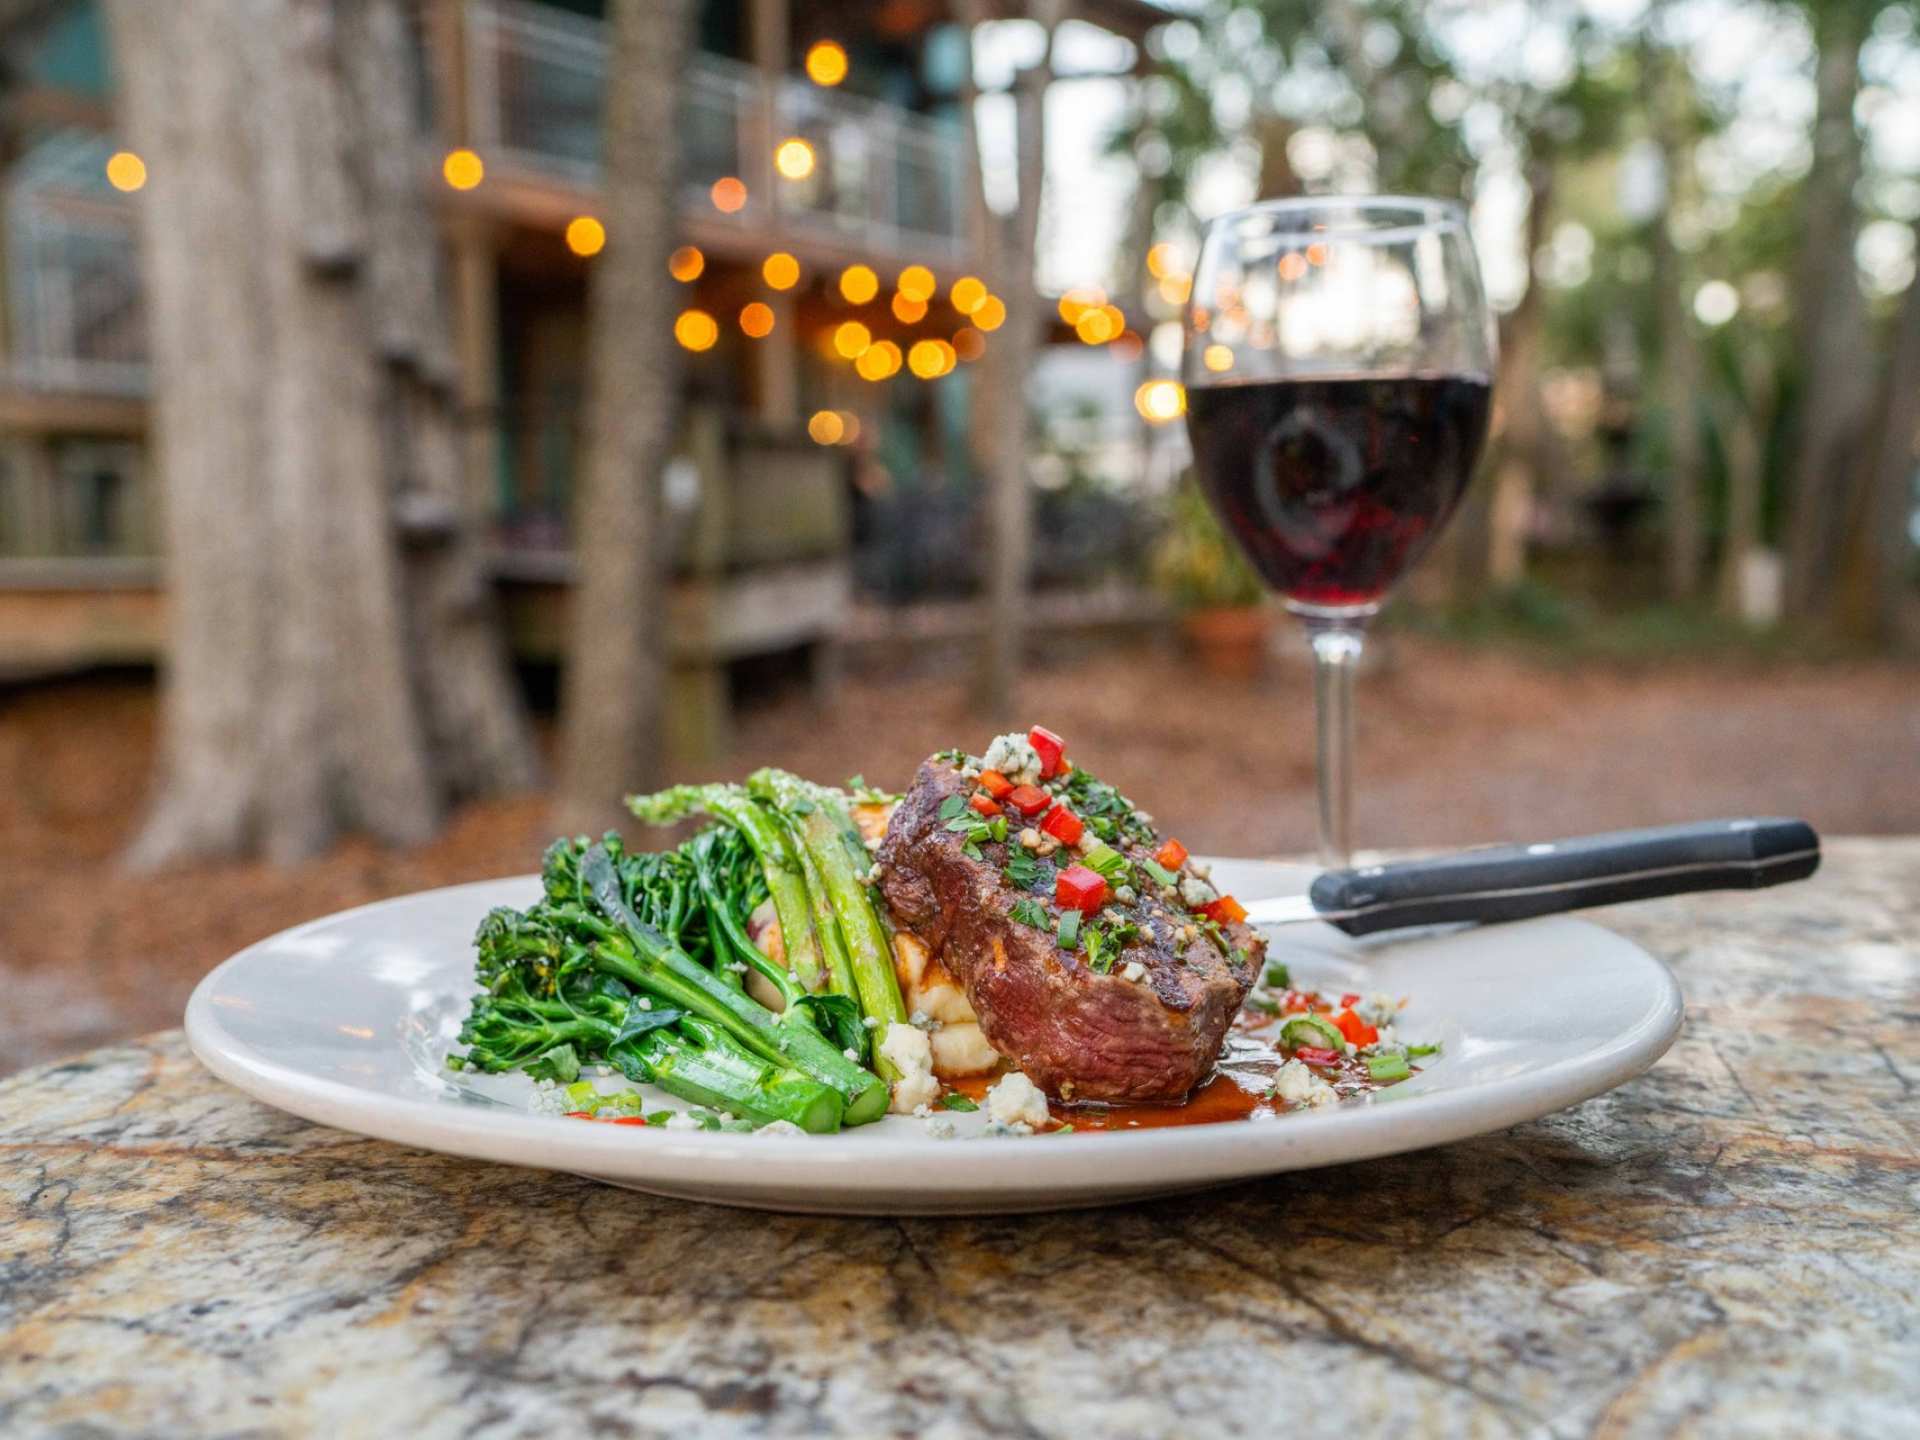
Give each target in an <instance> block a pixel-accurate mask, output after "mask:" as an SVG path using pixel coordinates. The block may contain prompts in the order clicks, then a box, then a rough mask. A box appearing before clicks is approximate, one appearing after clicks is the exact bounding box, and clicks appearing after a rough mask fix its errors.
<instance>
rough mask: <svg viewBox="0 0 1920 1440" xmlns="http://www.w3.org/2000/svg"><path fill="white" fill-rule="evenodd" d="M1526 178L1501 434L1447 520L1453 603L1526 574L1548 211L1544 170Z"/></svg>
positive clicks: (1539, 424) (1500, 389)
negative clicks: (1538, 267) (1518, 291)
mask: <svg viewBox="0 0 1920 1440" xmlns="http://www.w3.org/2000/svg"><path fill="white" fill-rule="evenodd" d="M1527 178H1528V184H1529V189H1530V191H1531V196H1530V199H1529V201H1528V205H1527V225H1526V254H1527V290H1526V294H1525V295H1523V296H1522V297H1521V300H1520V303H1519V304H1518V305H1517V306H1515V307H1514V309H1513V310H1512V311H1511V312H1510V313H1509V314H1508V315H1507V316H1506V319H1505V322H1504V323H1503V324H1502V325H1501V327H1500V366H1499V374H1498V376H1497V378H1496V380H1495V382H1494V411H1495V414H1496V415H1497V416H1499V417H1500V426H1501V428H1500V435H1499V438H1498V440H1497V441H1496V443H1495V444H1494V447H1493V452H1494V454H1493V470H1492V474H1491V476H1490V477H1489V480H1490V483H1487V484H1482V485H1480V486H1476V487H1475V488H1474V489H1473V490H1471V491H1469V492H1468V496H1467V500H1466V502H1465V503H1464V504H1463V505H1462V506H1461V509H1460V514H1459V515H1458V516H1457V517H1455V520H1454V526H1455V529H1456V532H1457V533H1456V534H1455V535H1454V537H1453V538H1452V540H1451V546H1452V551H1453V553H1452V557H1451V558H1452V564H1451V566H1450V567H1449V568H1450V570H1451V572H1452V575H1451V581H1452V584H1451V586H1450V588H1451V589H1452V591H1453V599H1454V600H1455V601H1456V602H1458V601H1462V600H1470V599H1472V598H1473V597H1475V596H1477V595H1479V594H1481V593H1483V592H1484V591H1485V590H1487V589H1488V588H1489V587H1491V588H1494V589H1503V588H1506V587H1508V586H1511V585H1515V584H1517V583H1519V581H1520V580H1521V579H1522V578H1523V577H1524V575H1525V573H1526V525H1527V520H1528V517H1529V515H1530V513H1531V511H1532V508H1533V491H1534V481H1535V475H1536V472H1537V471H1538V469H1539V466H1540V456H1541V453H1542V451H1543V449H1544V448H1545V444H1546V436H1545V433H1544V418H1545V417H1544V415H1543V413H1542V409H1541V403H1540V338H1541V337H1540V330H1541V321H1542V318H1543V316H1542V312H1541V295H1540V282H1539V279H1538V278H1537V277H1536V276H1535V275H1534V274H1533V261H1534V256H1535V255H1536V254H1537V253H1538V252H1539V249H1540V247H1541V246H1542V245H1544V244H1545V243H1546V237H1547V219H1548V216H1549V214H1550V213H1551V211H1552V207H1553V183H1554V175H1553V170H1552V167H1551V166H1550V165H1549V164H1547V163H1546V162H1544V161H1536V162H1535V163H1534V164H1533V165H1532V166H1530V167H1529V170H1528V176H1527Z"/></svg>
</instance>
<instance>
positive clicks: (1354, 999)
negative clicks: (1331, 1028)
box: [1340, 990, 1360, 1010]
mask: <svg viewBox="0 0 1920 1440" xmlns="http://www.w3.org/2000/svg"><path fill="white" fill-rule="evenodd" d="M1359 1003H1360V992H1359V991H1358V990H1349V991H1348V992H1347V993H1346V994H1344V995H1342V996H1341V997H1340V1008H1341V1009H1343V1010H1351V1009H1352V1008H1353V1007H1354V1006H1356V1005H1358V1004H1359Z"/></svg>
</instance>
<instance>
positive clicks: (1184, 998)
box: [879, 742, 1265, 1102]
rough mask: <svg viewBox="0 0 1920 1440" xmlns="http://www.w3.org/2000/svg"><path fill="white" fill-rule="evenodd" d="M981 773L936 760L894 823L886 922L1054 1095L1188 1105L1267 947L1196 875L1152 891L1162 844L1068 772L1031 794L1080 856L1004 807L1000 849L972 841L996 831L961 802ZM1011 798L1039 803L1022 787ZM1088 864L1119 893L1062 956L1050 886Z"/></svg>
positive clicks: (1138, 820)
mask: <svg viewBox="0 0 1920 1440" xmlns="http://www.w3.org/2000/svg"><path fill="white" fill-rule="evenodd" d="M995 743H996V746H998V744H999V743H1000V742H995ZM992 753H993V752H989V755H990V756H991V755H992ZM980 770H981V765H980V762H979V761H977V760H973V759H971V758H969V757H963V756H957V755H954V754H953V753H951V752H948V753H946V754H943V755H936V756H934V757H933V758H932V759H930V760H928V761H927V762H926V763H924V764H923V765H922V766H921V767H920V770H919V773H918V774H917V775H916V776H915V777H914V782H913V786H912V788H911V789H910V790H909V791H908V793H907V796H906V798H905V799H904V800H903V801H902V802H901V803H900V805H899V807H898V808H897V809H896V810H895V811H894V814H893V817H892V819H891V821H890V822H889V824H888V826H887V833H886V838H885V840H884V841H883V842H882V843H881V846H880V852H879V859H880V874H881V879H880V884H881V889H882V894H883V895H884V896H885V898H886V901H887V904H888V906H889V908H890V909H891V910H892V912H893V916H894V919H895V920H896V921H897V922H898V923H899V924H901V925H903V926H905V927H907V928H909V929H911V930H912V931H914V933H915V934H917V935H918V936H919V937H920V938H921V939H922V940H923V941H925V942H926V944H927V945H928V947H929V948H930V949H931V950H932V951H933V953H934V955H935V956H936V957H937V958H938V959H939V960H940V961H941V962H942V963H943V964H944V965H945V966H946V967H947V969H948V970H949V971H950V972H952V974H953V975H954V976H955V978H957V979H958V980H959V981H960V983H961V985H962V987H963V988H964V989H965V991H966V995H967V999H968V1001H969V1002H970V1003H971V1004H972V1006H973V1009H974V1011H975V1013H976V1014H977V1015H978V1017H979V1021H980V1028H981V1030H982V1031H983V1032H984V1033H985V1035H986V1038H987V1040H988V1041H989V1042H990V1043H991V1044H992V1046H993V1048H994V1049H996V1050H998V1051H999V1052H1000V1053H1001V1054H1002V1055H1004V1056H1006V1057H1007V1058H1008V1059H1009V1060H1011V1061H1013V1062H1014V1063H1015V1064H1017V1065H1018V1066H1019V1067H1020V1068H1021V1069H1022V1070H1024V1071H1025V1072H1026V1073H1027V1075H1028V1076H1029V1077H1030V1078H1031V1079H1032V1080H1033V1081H1034V1082H1035V1083H1037V1084H1039V1085H1040V1086H1041V1087H1042V1088H1043V1089H1045V1090H1046V1091H1047V1092H1048V1093H1049V1094H1051V1095H1054V1096H1056V1097H1058V1098H1060V1099H1063V1100H1120V1101H1159V1102H1178V1101H1181V1100H1184V1099H1185V1098H1186V1097H1187V1095H1188V1094H1189V1093H1190V1092H1191V1091H1192V1090H1193V1088H1194V1087H1195V1086H1196V1085H1198V1084H1199V1083H1200V1082H1201V1081H1202V1080H1203V1079H1205V1078H1206V1076H1207V1074H1208V1072H1209V1071H1210V1070H1211V1069H1212V1067H1213V1063H1214V1060H1215V1058H1216V1057H1217V1056H1218V1054H1219V1052H1220V1046H1221V1041H1222V1040H1223V1038H1224V1037H1225V1035H1226V1031H1227V1027H1228V1025H1229V1024H1230V1023H1231V1022H1232V1020H1233V1017H1234V1014H1235V1013H1236V1012H1237V1011H1238V1010H1239V1008H1240V1004H1241V1002H1242V1001H1243V1000H1244V999H1245V998H1246V995H1247V991H1248V989H1249V988H1250V987H1251V986H1252V984H1253V982H1254V979H1255V978H1256V977H1257V976H1258V974H1259V972H1260V966H1261V962H1262V960H1263V959H1264V956H1265V943H1264V942H1263V941H1262V940H1261V939H1260V938H1259V937H1258V936H1257V935H1255V934H1254V933H1253V932H1252V931H1251V930H1249V929H1248V928H1247V927H1246V926H1245V925H1243V924H1239V923H1237V922H1235V921H1233V920H1231V919H1228V920H1227V921H1226V923H1221V922H1220V920H1219V919H1217V918H1209V917H1208V916H1206V915H1204V914H1201V913H1197V910H1196V906H1197V905H1200V904H1204V903H1206V901H1208V900H1210V899H1211V898H1212V892H1211V888H1210V886H1209V885H1208V884H1207V882H1206V880H1205V878H1204V877H1203V876H1202V875H1200V874H1198V873H1197V872H1196V871H1195V870H1194V869H1193V868H1192V867H1191V866H1184V865H1183V866H1182V867H1180V868H1178V869H1175V870H1173V871H1172V872H1171V874H1172V880H1173V883H1172V884H1171V885H1169V884H1165V883H1162V882H1161V879H1160V877H1161V876H1165V875H1167V874H1169V871H1168V869H1167V868H1165V867H1162V868H1160V869H1159V871H1158V873H1156V871H1155V868H1154V867H1155V865H1156V864H1157V862H1156V861H1154V859H1153V856H1154V855H1155V853H1156V851H1158V850H1159V847H1160V843H1161V842H1160V839H1159V837H1158V836H1156V835H1155V834H1154V832H1153V830H1152V827H1151V825H1150V824H1149V823H1147V821H1146V820H1145V818H1144V817H1142V816H1140V815H1139V813H1138V812H1137V811H1135V810H1134V809H1133V807H1132V806H1131V805H1129V804H1128V803H1127V801H1126V800H1125V799H1124V797H1122V796H1120V795H1119V794H1118V792H1116V791H1114V790H1113V789H1112V788H1111V787H1109V786H1106V785H1103V784H1101V783H1100V782H1099V781H1097V780H1094V779H1092V778H1091V777H1090V776H1088V775H1086V773H1085V772H1083V771H1078V770H1073V769H1067V770H1066V771H1065V772H1064V773H1062V774H1060V775H1058V776H1056V777H1055V778H1053V779H1052V780H1050V781H1048V782H1046V783H1045V784H1044V785H1036V787H1035V788H1037V789H1044V791H1045V792H1046V795H1047V800H1046V803H1047V805H1048V806H1049V807H1053V806H1058V807H1059V808H1061V809H1062V810H1063V811H1065V812H1067V813H1068V815H1069V816H1070V817H1071V818H1069V819H1068V820H1067V821H1066V822H1065V823H1064V824H1056V826H1055V827H1054V828H1055V829H1056V830H1065V831H1067V832H1068V833H1069V834H1070V833H1071V832H1072V830H1073V829H1074V820H1075V819H1077V820H1078V821H1079V823H1080V824H1081V825H1083V826H1084V827H1085V828H1084V833H1083V834H1081V835H1080V837H1079V839H1078V841H1077V842H1076V843H1075V844H1071V845H1069V844H1059V843H1058V841H1057V840H1055V839H1054V838H1053V837H1052V836H1051V835H1049V836H1047V838H1044V839H1042V838H1040V833H1041V832H1039V830H1038V827H1039V826H1040V824H1041V823H1042V822H1041V814H1034V815H1032V816H1023V815H1022V814H1021V813H1019V811H1018V810H1017V809H1016V808H1015V807H1014V806H1012V805H1009V806H1007V807H1005V809H1004V811H1003V814H1002V815H1001V816H1000V817H998V818H1002V819H1004V820H1005V821H1006V822H1007V825H1006V828H1005V832H1004V838H998V837H997V836H995V835H992V834H983V833H982V828H983V826H986V825H988V824H990V823H991V821H990V820H989V818H988V817H986V816H983V815H981V814H980V813H979V811H977V810H975V809H973V808H970V806H969V802H970V800H971V799H972V797H974V796H976V795H979V794H981V793H982V792H981V790H980V781H979V776H980ZM988 778H989V779H990V780H992V781H993V782H994V783H995V784H996V785H997V784H999V783H1000V781H999V777H998V775H997V773H994V772H989V777H988ZM1028 778H1029V779H1031V780H1035V781H1037V780H1038V776H1037V774H1035V775H1030V776H1029V777H1028ZM956 797H957V798H956ZM1016 798H1025V799H1026V800H1027V801H1028V803H1029V805H1032V804H1036V803H1038V802H1037V801H1036V799H1035V796H1034V795H1033V793H1032V791H1028V792H1026V793H1025V794H1024V796H1023V797H1022V796H1020V795H1019V794H1018V792H1016ZM1042 813H1044V812H1042ZM1023 831H1025V832H1027V843H1026V844H1024V845H1023V844H1022V842H1021V835H1022V832H1023ZM1052 847H1057V848H1052ZM1049 849H1050V853H1047V854H1045V855H1041V854H1038V853H1036V851H1037V850H1049ZM1108 851H1112V852H1118V855H1119V856H1120V857H1122V858H1124V860H1125V862H1126V865H1125V867H1124V868H1121V867H1120V866H1119V865H1118V864H1117V863H1116V861H1115V859H1114V857H1113V856H1112V855H1111V854H1108V853H1106V852H1108ZM1021 857H1024V858H1021ZM1089 857H1091V858H1092V859H1093V860H1095V861H1098V862H1100V863H1101V864H1102V865H1103V866H1104V867H1105V868H1106V869H1107V870H1109V871H1111V872H1112V874H1111V875H1110V877H1109V878H1110V879H1111V880H1112V885H1111V889H1112V891H1113V892H1114V894H1113V895H1112V896H1111V897H1110V898H1109V899H1108V900H1107V901H1106V902H1105V903H1104V904H1103V905H1101V906H1100V908H1099V909H1098V910H1097V911H1094V912H1089V913H1086V914H1085V916H1084V919H1083V920H1082V921H1081V923H1080V927H1079V934H1078V935H1077V936H1072V940H1073V943H1072V945H1071V946H1070V947H1069V946H1063V945H1062V944H1061V943H1060V939H1059V928H1058V927H1059V924H1060V920H1061V916H1062V913H1063V912H1062V909H1061V907H1060V905H1059V904H1058V903H1056V899H1055V894H1056V880H1057V876H1058V874H1059V872H1061V871H1062V870H1065V869H1067V868H1069V867H1072V866H1074V865H1075V864H1076V863H1077V862H1079V861H1082V860H1085V859H1087V858H1089ZM1010 861H1012V865H1013V869H1012V873H1011V874H1010V873H1009V869H1008V866H1009V862H1010ZM1183 887H1184V890H1185V893H1184V895H1183V893H1182V891H1183ZM1129 897H1131V898H1129ZM1229 913H1230V912H1229ZM1215 914H1216V916H1217V915H1219V914H1220V912H1219V911H1218V910H1216V912H1215ZM1070 933H1071V932H1070Z"/></svg>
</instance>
